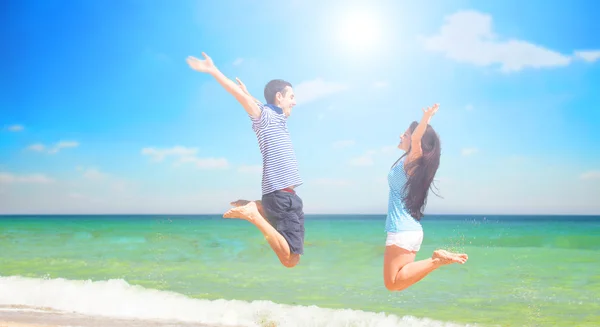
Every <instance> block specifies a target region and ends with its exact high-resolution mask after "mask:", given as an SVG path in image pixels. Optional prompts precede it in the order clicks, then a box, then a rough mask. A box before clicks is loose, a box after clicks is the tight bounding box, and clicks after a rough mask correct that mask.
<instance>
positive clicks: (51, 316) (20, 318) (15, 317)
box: [0, 306, 242, 327]
mask: <svg viewBox="0 0 600 327" xmlns="http://www.w3.org/2000/svg"><path fill="white" fill-rule="evenodd" d="M66 326H69V327H75V326H77V327H222V326H218V325H206V324H200V323H189V322H178V321H161V320H141V319H139V320H138V319H115V318H108V317H99V316H87V315H81V314H76V313H68V312H58V311H53V310H44V309H40V310H22V309H19V308H14V307H3V306H0V327H66ZM239 327H242V326H239Z"/></svg>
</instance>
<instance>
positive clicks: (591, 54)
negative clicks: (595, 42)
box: [575, 50, 600, 62]
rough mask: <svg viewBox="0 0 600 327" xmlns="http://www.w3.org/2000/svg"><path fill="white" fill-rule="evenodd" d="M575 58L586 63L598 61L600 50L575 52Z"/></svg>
mask: <svg viewBox="0 0 600 327" xmlns="http://www.w3.org/2000/svg"><path fill="white" fill-rule="evenodd" d="M575 56H576V57H578V58H581V59H583V60H585V61H587V62H595V61H596V60H598V59H600V50H595V51H575Z"/></svg>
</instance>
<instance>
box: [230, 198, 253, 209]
mask: <svg viewBox="0 0 600 327" xmlns="http://www.w3.org/2000/svg"><path fill="white" fill-rule="evenodd" d="M248 203H250V201H248V200H241V199H240V200H236V201H233V202H230V203H229V204H231V205H232V206H234V207H241V206H245V205H246V204H248Z"/></svg>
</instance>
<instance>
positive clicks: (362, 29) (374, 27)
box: [339, 10, 382, 50]
mask: <svg viewBox="0 0 600 327" xmlns="http://www.w3.org/2000/svg"><path fill="white" fill-rule="evenodd" d="M339 26H340V27H339V28H340V30H339V35H340V37H341V40H342V42H343V43H344V44H345V46H347V47H350V48H351V49H352V50H361V49H363V50H364V49H367V48H371V47H374V46H375V45H377V44H378V43H379V42H380V39H381V34H382V33H381V32H382V30H381V23H380V20H379V19H378V17H377V16H376V15H374V14H373V13H371V12H368V11H365V10H360V11H359V10H356V11H353V12H350V13H347V14H346V15H345V16H343V17H342V19H341V23H340V25H339Z"/></svg>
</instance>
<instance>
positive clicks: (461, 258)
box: [431, 250, 469, 265]
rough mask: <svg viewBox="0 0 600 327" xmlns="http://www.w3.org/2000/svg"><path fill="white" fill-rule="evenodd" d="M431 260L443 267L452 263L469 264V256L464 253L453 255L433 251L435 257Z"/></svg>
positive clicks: (443, 251) (451, 253)
mask: <svg viewBox="0 0 600 327" xmlns="http://www.w3.org/2000/svg"><path fill="white" fill-rule="evenodd" d="M431 258H432V259H433V260H434V261H436V262H438V263H439V264H442V265H447V264H451V263H460V264H463V263H465V262H467V259H468V258H469V256H467V255H466V254H464V253H453V252H448V251H446V250H436V251H433V255H432V256H431Z"/></svg>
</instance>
